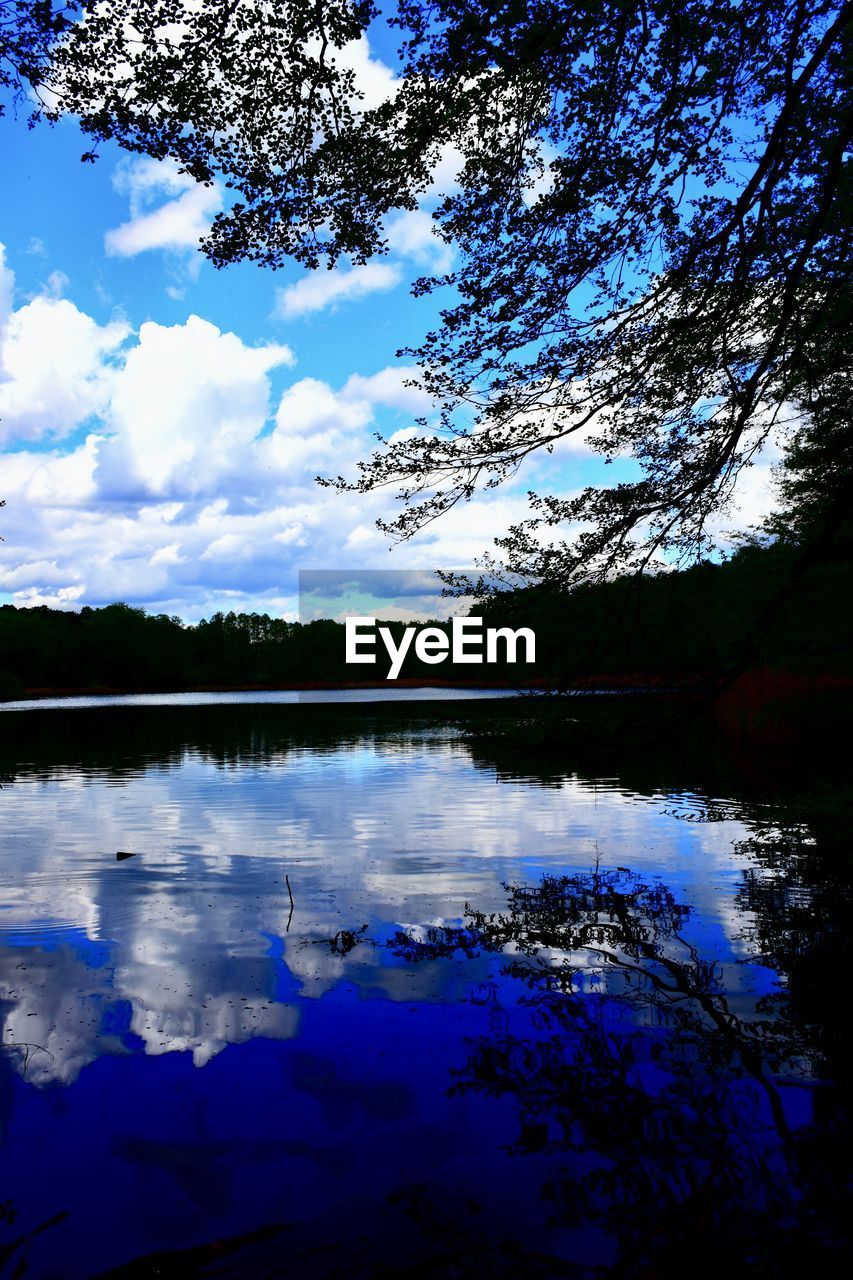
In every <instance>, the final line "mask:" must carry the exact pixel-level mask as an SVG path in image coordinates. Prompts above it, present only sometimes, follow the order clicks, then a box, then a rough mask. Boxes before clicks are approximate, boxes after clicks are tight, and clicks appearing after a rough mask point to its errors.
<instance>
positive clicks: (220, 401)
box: [97, 316, 293, 498]
mask: <svg viewBox="0 0 853 1280" xmlns="http://www.w3.org/2000/svg"><path fill="white" fill-rule="evenodd" d="M292 363H293V353H292V352H291V350H290V348H289V347H286V346H283V345H279V344H271V345H267V346H263V347H247V346H245V345H244V343H243V342H242V341H241V340H240V339H239V338H238V337H236V335H235V334H233V333H221V332H220V331H219V329H217V328H216V326H215V325H212V324H210V323H209V322H208V321H206V320H201V319H200V318H199V317H198V316H190V317H189V319H188V320H187V322H186V323H185V324H183V325H173V326H171V327H166V326H163V325H158V324H154V323H151V322H149V323H147V324H143V325H142V327H141V329H140V331H139V341H138V343H137V345H136V346H135V347H133V349H132V350H131V351H130V352H129V353H128V355H127V359H126V361H125V364H124V368H123V369H122V371H121V374H120V376H119V377H117V379H116V381H115V388H114V393H113V396H112V399H111V402H110V406H109V413H108V422H109V425H110V426H111V427H112V429H113V430H114V432H115V437H114V439H113V440H111V441H109V442H105V443H104V445H103V446H102V447H101V448H100V450H99V460H98V469H97V480H98V483H99V486H100V487H101V488H102V489H104V490H106V492H107V493H112V494H115V495H116V496H123V495H130V494H144V493H147V494H151V495H154V496H160V497H165V496H172V497H178V498H184V497H187V496H192V495H193V494H196V493H206V492H210V490H211V486H213V485H215V483H216V482H217V480H218V479H219V477H221V476H222V475H223V473H227V472H228V471H229V470H231V469H238V468H240V467H241V466H243V465H244V464H245V462H246V451H247V449H248V448H249V446H250V445H251V443H252V441H253V440H254V439H255V437H256V436H257V435H258V434H259V433H260V432H261V431H262V430H263V428H264V424H265V422H266V420H267V415H268V400H269V383H268V380H267V377H266V375H267V373H268V372H269V371H270V370H271V369H274V368H276V367H279V366H282V365H290V364H292Z"/></svg>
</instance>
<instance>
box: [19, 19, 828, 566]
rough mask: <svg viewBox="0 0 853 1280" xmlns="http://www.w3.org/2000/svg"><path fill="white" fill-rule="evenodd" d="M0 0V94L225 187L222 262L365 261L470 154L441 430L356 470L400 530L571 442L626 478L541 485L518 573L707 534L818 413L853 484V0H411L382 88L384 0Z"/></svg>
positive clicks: (680, 547) (428, 375) (658, 549)
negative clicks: (747, 477)
mask: <svg viewBox="0 0 853 1280" xmlns="http://www.w3.org/2000/svg"><path fill="white" fill-rule="evenodd" d="M0 12H1V13H2V24H0V65H2V67H3V71H2V72H0V87H4V86H5V87H6V88H7V90H8V89H9V88H12V89H14V88H15V87H18V88H20V87H22V86H24V85H25V84H28V85H31V86H34V87H35V89H36V96H37V98H39V99H40V101H41V104H42V105H41V106H40V107H39V108H38V110H39V112H40V113H41V114H43V115H47V116H48V117H52V118H56V117H57V116H58V115H59V114H61V113H62V112H70V113H72V114H73V115H76V116H77V117H78V118H79V119H80V122H81V124H82V127H83V129H84V130H85V131H86V132H87V133H88V134H89V135H90V136H91V137H92V139H93V143H92V147H91V150H90V151H88V152H87V153H86V156H85V157H84V158H92V157H94V155H95V154H96V152H97V145H98V143H99V142H101V141H103V140H107V139H109V140H113V141H115V142H117V143H119V144H120V145H121V146H123V147H125V148H127V149H129V150H131V151H135V152H140V153H144V154H147V155H150V156H154V157H156V158H159V159H166V158H171V159H172V160H174V161H176V162H177V163H178V164H179V165H180V167H181V168H182V169H184V170H185V171H186V172H188V173H189V174H191V175H192V176H193V177H194V178H196V179H197V180H198V181H200V182H208V183H209V182H212V181H214V180H219V181H220V182H223V183H224V184H225V185H226V186H227V187H229V188H230V189H231V192H232V193H233V198H232V199H231V201H230V203H229V204H228V207H226V208H225V209H224V211H223V212H221V213H220V214H219V215H218V216H217V218H216V219H215V221H214V223H213V226H212V228H211V231H210V234H209V235H208V236H207V238H206V240H205V241H204V242H203V249H204V251H205V252H206V253H207V255H208V256H209V257H210V259H211V260H212V261H213V262H214V263H215V264H216V265H218V266H224V265H226V264H228V263H233V262H238V261H242V260H247V259H248V260H253V261H256V262H259V263H262V264H265V265H267V266H269V267H272V268H276V267H279V266H280V265H282V264H283V263H284V262H285V261H287V260H288V259H290V258H295V259H296V260H298V261H299V262H301V263H303V264H304V265H306V266H307V267H310V268H315V269H321V268H322V267H323V266H329V267H331V266H334V265H335V264H336V263H338V262H339V261H341V260H343V261H344V262H351V263H355V264H358V263H361V262H364V261H365V260H366V259H367V258H369V257H370V256H371V255H373V254H376V253H382V252H383V251H384V250H385V248H386V243H385V238H384V233H385V226H386V222H387V219H388V216H389V215H390V214H392V213H393V212H394V211H395V210H412V209H415V208H417V207H418V204H419V201H421V200H422V199H423V198H424V196H425V195H426V194H427V193H428V192H429V191H430V184H431V182H432V180H433V176H434V174H435V171H436V168H437V166H438V165H439V162H443V163H444V167H446V166H447V163H448V160H449V159H450V160H452V162H453V163H454V164H455V168H456V174H457V176H456V180H455V182H454V183H453V184H452V185H451V186H450V187H449V188H448V191H447V193H445V194H444V195H443V196H442V197H441V198H440V199H439V200H438V201H437V207H435V209H434V219H435V229H436V232H437V234H438V235H439V236H440V237H442V238H443V239H445V240H446V241H447V242H448V243H449V244H451V245H453V246H454V248H455V251H456V256H455V265H454V266H453V268H452V269H451V270H450V271H449V272H448V273H447V274H446V275H444V276H441V277H431V278H425V279H422V280H420V281H418V282H417V283H416V286H415V292H416V293H430V292H433V291H435V290H438V289H439V288H440V287H442V286H444V285H448V286H451V289H452V292H450V293H449V294H448V295H447V296H448V297H449V298H450V301H449V303H448V305H447V306H446V308H445V309H444V310H443V311H442V312H441V320H440V324H439V325H438V326H437V327H436V329H435V330H434V331H433V332H432V333H430V334H428V335H427V337H426V338H425V340H424V341H423V343H422V344H421V345H420V346H419V347H417V348H416V349H413V350H409V351H407V352H406V353H405V354H406V355H407V356H409V357H410V358H411V357H414V359H415V360H416V361H417V364H418V366H419V368H420V371H421V372H420V374H419V378H420V382H421V384H422V386H423V387H424V388H426V389H427V390H428V391H429V392H430V393H431V394H432V395H433V396H434V398H435V400H436V402H437V404H438V405H439V406H441V413H440V421H439V424H438V425H436V423H435V422H433V423H431V424H429V425H427V424H426V423H424V424H422V427H421V430H420V431H419V433H418V434H417V435H414V436H412V437H410V438H408V439H404V440H401V441H399V442H397V443H394V444H392V445H387V446H386V445H383V446H382V447H381V448H380V449H379V450H378V451H377V452H376V453H375V455H374V456H373V457H372V458H371V459H368V460H365V462H364V463H362V465H361V470H360V474H359V476H358V478H357V480H356V481H355V482H353V481H352V479H351V478H350V479H349V480H347V479H346V478H340V479H339V480H338V481H336V482H332V483H340V484H342V485H349V486H351V487H356V488H358V489H361V490H365V491H366V490H373V489H376V488H377V487H380V486H384V485H393V486H396V487H397V489H398V490H399V492H400V494H401V498H402V506H401V509H400V514H399V516H398V517H397V519H396V520H394V521H393V522H392V523H391V524H390V525H389V526H387V527H388V528H390V530H391V531H392V532H394V533H396V534H398V535H402V536H404V537H405V536H408V535H410V534H412V533H413V532H415V531H417V530H418V529H420V528H422V527H423V526H424V525H425V524H426V523H428V522H429V521H431V520H432V519H434V518H436V517H437V516H440V515H441V514H442V513H444V512H445V511H447V510H448V509H449V508H450V507H451V506H453V505H454V504H455V503H457V502H459V501H460V500H465V499H467V498H469V497H471V496H472V495H473V494H474V493H475V492H476V491H477V490H478V489H479V488H481V487H483V486H486V487H487V486H490V485H491V486H494V485H495V484H498V483H500V481H502V480H503V479H505V478H507V477H508V476H510V475H512V474H514V473H515V472H516V470H517V468H518V467H519V466H520V465H521V463H522V462H524V460H525V459H526V458H528V457H529V456H530V455H531V454H533V453H534V452H536V451H538V450H546V451H549V452H550V451H556V455H557V457H559V451H560V449H561V448H564V447H565V444H566V442H567V441H570V440H571V437H572V436H573V435H577V434H578V433H581V434H582V435H586V436H588V437H591V439H592V441H593V443H594V444H595V446H596V447H597V448H598V449H599V451H600V452H601V453H603V454H604V456H605V457H606V458H608V459H623V458H630V459H633V460H634V461H635V464H636V466H635V468H634V470H633V472H632V473H631V474H632V475H633V476H634V478H633V479H630V480H623V481H622V482H620V483H617V484H614V485H613V486H611V487H598V488H588V489H586V490H584V491H583V492H581V493H576V494H572V495H570V496H568V497H567V496H565V495H564V494H538V495H533V494H532V495H531V502H532V512H531V516H530V518H529V519H528V520H526V521H524V522H523V523H521V524H520V525H518V526H516V527H515V528H514V529H513V530H512V532H511V534H510V536H509V537H508V538H507V539H505V540H504V541H503V552H504V554H505V556H506V558H507V560H508V562H509V564H510V565H511V566H512V567H513V568H515V569H517V570H520V571H522V572H525V573H530V574H532V575H534V576H538V577H545V578H548V579H550V580H557V581H562V582H566V581H571V580H575V579H576V578H577V577H578V576H587V577H589V576H594V575H595V574H599V573H602V572H607V571H610V570H612V569H613V568H617V567H618V568H622V569H624V568H631V567H634V568H637V567H644V566H645V565H647V564H648V563H649V562H650V561H651V560H653V558H654V557H655V556H658V555H661V554H663V555H666V556H667V557H668V558H670V559H672V558H673V557H675V558H677V557H679V556H687V557H694V558H695V557H698V556H701V555H702V554H704V553H706V552H707V550H708V548H709V545H710V541H709V539H710V532H709V522H710V520H711V518H712V517H713V516H715V515H717V513H719V512H720V511H721V510H725V504H726V501H727V499H728V498H729V497H730V495H731V492H732V487H733V485H734V483H735V481H736V479H737V476H738V474H739V472H740V471H741V470H742V468H743V467H744V466H746V465H748V464H749V463H750V461H751V460H752V459H753V458H754V457H755V455H756V453H757V452H758V450H759V449H761V447H762V445H763V444H764V443H765V441H766V440H767V438H768V436H769V435H770V434H771V433H776V436H777V438H778V439H779V440H780V441H781V442H783V443H784V440H785V438H786V433H788V434H790V435H791V436H793V435H796V433H798V432H799V433H802V431H803V430H804V429H806V430H810V431H811V436H810V439H812V440H814V439H817V440H818V447H821V448H823V449H824V458H823V462H822V465H821V467H818V468H815V467H812V469H811V472H810V474H811V475H812V477H813V478H816V480H817V481H818V482H819V481H820V477H821V476H822V475H823V476H825V475H827V474H834V475H835V476H836V479H835V481H834V482H833V486H831V488H832V492H831V494H830V498H831V501H832V502H834V503H835V504H836V505H837V504H839V503H844V502H849V499H850V496H851V485H850V481H849V479H848V478H847V477H848V476H849V468H844V467H843V465H842V464H843V462H844V460H845V459H846V458H849V456H850V446H849V438H850V437H849V423H850V419H849V407H848V406H849V403H850V387H849V382H850V378H849V351H850V349H851V308H850V296H851V290H850V283H851V281H850V274H851V267H850V233H851V223H850V210H851V208H853V199H851V189H850V186H851V184H850V136H851V97H852V96H853V95H851V93H850V88H851V84H850V80H851V77H850V68H851V63H852V62H853V59H851V51H852V50H851V46H853V5H851V3H849V2H848V3H838V0H783V2H782V3H780V2H779V0H728V2H726V0H578V2H577V3H555V2H553V0H526V2H525V0H464V3H463V2H462V0H433V2H432V3H430V4H428V5H427V4H424V3H420V2H418V0H397V3H396V5H395V6H394V8H393V10H391V11H390V14H389V15H386V16H388V20H389V21H390V23H391V26H392V28H393V30H394V31H395V32H396V36H397V39H398V46H399V69H398V75H397V78H396V80H395V81H394V84H393V88H392V89H391V90H390V91H388V92H387V94H386V96H384V97H383V98H382V99H381V100H378V101H377V100H376V95H375V94H371V96H369V97H367V98H365V96H364V94H363V91H362V89H363V86H361V85H360V83H359V79H358V75H357V73H356V71H357V66H358V59H357V58H354V57H353V56H352V50H353V49H354V48H355V47H356V46H355V45H354V44H353V42H354V41H357V40H358V39H359V38H360V36H361V35H362V34H363V33H364V32H365V31H366V30H367V28H368V27H369V26H370V24H371V23H373V22H376V21H377V20H379V18H380V16H381V15H379V12H378V10H377V8H376V7H375V6H374V4H373V3H372V2H371V0H290V2H289V3H281V2H280V0H160V2H150V0H149V2H147V3H133V2H131V3H127V0H123V2H122V3H118V2H117V0H97V2H95V3H84V4H79V5H67V6H60V5H58V4H51V3H50V2H49V0H47V2H45V3H32V2H28V0H17V2H14V3H13V2H10V0H6V2H2V0H0ZM839 468H841V469H842V470H844V471H845V478H844V480H843V482H840V481H838V479H837V474H838V471H839ZM326 483H329V481H326ZM566 530H568V532H566ZM543 535H544V536H543Z"/></svg>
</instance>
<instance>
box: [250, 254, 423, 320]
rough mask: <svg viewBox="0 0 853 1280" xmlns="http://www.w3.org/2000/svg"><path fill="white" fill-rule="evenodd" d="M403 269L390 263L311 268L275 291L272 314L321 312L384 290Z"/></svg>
mask: <svg viewBox="0 0 853 1280" xmlns="http://www.w3.org/2000/svg"><path fill="white" fill-rule="evenodd" d="M401 279H402V271H401V269H400V267H399V266H395V265H393V264H392V263H389V262H367V263H365V264H364V265H363V266H360V267H350V268H339V267H335V268H333V269H332V270H331V271H312V272H311V273H310V274H309V275H304V276H303V277H302V278H301V279H300V280H297V281H296V282H295V283H294V284H289V285H287V286H286V287H285V288H284V289H280V290H279V291H278V297H277V300H276V306H275V314H276V315H277V316H279V317H280V318H281V319H283V320H291V319H293V318H294V317H295V316H303V315H307V314H309V313H310V312H312V311H323V310H324V309H325V308H326V307H329V306H334V305H336V304H338V303H340V302H351V301H353V300H354V299H356V298H365V297H367V295H368V294H370V293H385V292H387V291H388V290H389V289H393V288H394V287H395V286H396V285H398V284H399V283H400V280H401Z"/></svg>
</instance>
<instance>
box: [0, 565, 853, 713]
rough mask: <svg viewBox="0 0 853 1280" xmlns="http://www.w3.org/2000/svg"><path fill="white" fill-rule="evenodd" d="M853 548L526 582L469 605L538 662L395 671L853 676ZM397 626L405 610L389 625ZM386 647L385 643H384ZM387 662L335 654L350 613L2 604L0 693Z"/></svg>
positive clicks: (351, 673)
mask: <svg viewBox="0 0 853 1280" xmlns="http://www.w3.org/2000/svg"><path fill="white" fill-rule="evenodd" d="M851 588H853V571H851V564H850V561H849V559H848V558H846V557H845V558H836V559H832V560H829V561H827V560H823V561H821V562H819V563H814V564H808V563H804V562H803V561H802V552H801V551H800V550H798V548H796V547H795V546H792V545H788V544H784V543H778V544H774V545H771V546H769V547H766V546H747V547H744V548H743V549H742V550H740V551H739V552H738V553H737V554H735V555H734V556H732V557H731V559H729V560H727V561H726V562H724V563H722V564H712V563H704V564H700V565H698V566H696V567H694V568H691V569H687V570H684V571H682V572H673V573H667V574H658V575H654V576H651V575H649V576H644V577H642V578H639V579H638V578H624V579H617V580H615V581H613V582H609V583H604V584H601V585H597V586H590V587H581V588H576V589H574V590H572V591H570V592H554V591H546V590H544V589H539V588H529V589H527V590H524V591H516V592H508V593H506V594H505V595H502V596H501V597H499V598H497V599H495V600H493V601H490V602H487V603H486V604H485V605H482V606H478V608H477V609H476V610H472V612H476V613H478V614H482V615H483V616H484V617H485V618H486V622H487V624H488V625H491V626H502V625H509V626H512V627H514V628H515V627H519V626H529V627H532V628H533V629H534V631H535V633H536V641H537V655H536V658H537V660H536V663H535V667H527V666H526V665H525V664H523V663H519V664H518V665H516V666H509V665H507V664H502V665H500V666H493V665H490V666H467V665H466V666H459V667H454V666H453V665H452V664H451V663H450V661H449V660H448V661H446V662H444V663H442V664H440V665H433V666H425V665H423V664H421V663H419V662H418V661H417V659H416V658H415V657H414V655H413V654H411V655H410V656H409V657H408V658H407V659H406V662H405V664H404V666H403V669H402V676H403V677H409V678H421V677H424V678H429V679H432V680H434V679H436V678H439V679H442V680H452V681H467V680H472V679H473V680H479V681H487V682H488V681H490V680H493V679H494V680H497V681H502V680H509V681H512V680H514V679H520V680H527V679H530V678H532V677H540V678H553V679H556V680H562V681H566V682H571V681H573V680H588V679H598V678H605V679H610V680H613V681H614V682H615V683H618V682H619V680H622V679H624V678H626V677H627V678H637V677H658V678H663V679H666V678H667V677H670V676H672V677H679V678H685V677H687V678H689V677H696V678H700V679H706V678H714V677H716V676H719V675H723V674H725V673H726V672H727V671H729V670H731V668H732V667H733V666H736V665H737V664H738V663H740V662H743V663H745V664H748V665H757V664H764V665H770V666H780V667H787V668H789V669H793V670H801V671H805V672H808V673H815V672H819V673H830V674H840V675H853V656H852V655H851V649H853V646H851V630H853V628H851V622H853V606H851V601H852V600H853V590H851ZM391 628H392V631H393V632H394V633H395V634H396V636H397V638H398V639H399V636H400V635H401V633H402V631H403V624H401V623H398V624H391ZM379 653H380V657H381V658H384V652H383V651H382V650H381V648H380V650H379ZM386 670H387V664H385V665H377V666H375V667H371V666H361V667H353V666H347V665H346V664H345V662H344V628H343V626H342V624H340V623H336V622H331V621H318V622H310V623H307V624H304V625H302V624H299V623H294V622H285V621H283V620H282V619H280V618H270V617H268V616H267V615H266V614H256V613H252V614H235V613H228V614H222V613H217V614H215V615H214V616H213V617H212V618H210V619H207V620H204V621H202V622H199V623H198V624H196V625H193V626H189V625H184V624H183V623H182V622H181V620H180V619H179V618H175V617H169V616H167V615H165V614H158V615H149V614H146V613H145V611H144V610H142V609H138V608H132V607H131V606H129V605H127V604H111V605H108V606H106V607H105V608H102V609H91V608H83V609H81V610H80V612H79V613H69V612H64V611H59V610H55V609H48V608H46V607H42V606H40V607H36V608H30V609H19V608H15V607H14V606H12V605H4V606H2V607H0V697H3V698H6V699H9V698H14V697H17V696H20V694H21V693H22V692H23V691H24V690H25V689H34V688H39V689H48V688H61V689H87V688H97V687H101V688H113V689H139V690H155V689H156V690H170V689H185V688H193V687H198V686H231V685H261V686H273V687H275V686H278V687H287V686H288V685H297V684H303V683H313V682H336V681H352V680H371V679H374V678H376V679H380V680H381V679H382V678H383V677H384V674H385V671H386Z"/></svg>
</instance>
